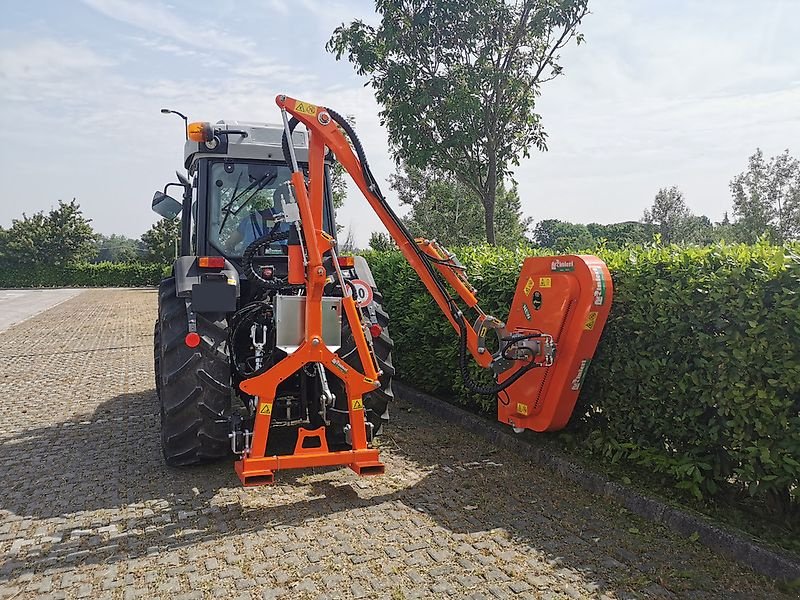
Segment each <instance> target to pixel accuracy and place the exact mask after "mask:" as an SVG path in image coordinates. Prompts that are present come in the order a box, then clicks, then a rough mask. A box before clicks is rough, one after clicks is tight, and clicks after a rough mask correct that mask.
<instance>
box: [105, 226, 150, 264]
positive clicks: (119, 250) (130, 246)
mask: <svg viewBox="0 0 800 600" xmlns="http://www.w3.org/2000/svg"><path fill="white" fill-rule="evenodd" d="M98 237H99V239H98V241H97V256H95V258H94V260H95V262H106V261H108V262H133V261H136V260H138V259H139V256H140V255H141V254H142V248H141V243H140V242H139V241H138V240H134V239H133V238H129V237H126V236H124V235H117V234H116V233H112V234H111V235H110V236H105V235H100V236H98Z"/></svg>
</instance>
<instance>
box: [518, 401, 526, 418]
mask: <svg viewBox="0 0 800 600" xmlns="http://www.w3.org/2000/svg"><path fill="white" fill-rule="evenodd" d="M517 412H518V413H519V414H521V415H527V414H528V405H527V404H523V403H522V402H517Z"/></svg>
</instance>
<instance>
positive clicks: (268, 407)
mask: <svg viewBox="0 0 800 600" xmlns="http://www.w3.org/2000/svg"><path fill="white" fill-rule="evenodd" d="M258 414H260V415H271V414H272V404H262V405H261V408H259V409H258Z"/></svg>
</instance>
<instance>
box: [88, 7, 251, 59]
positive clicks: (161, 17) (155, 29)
mask: <svg viewBox="0 0 800 600" xmlns="http://www.w3.org/2000/svg"><path fill="white" fill-rule="evenodd" d="M83 2H84V4H86V5H87V6H89V7H90V8H92V9H94V10H96V11H97V12H99V13H101V14H103V15H105V16H107V17H108V18H110V19H114V20H116V21H120V22H122V23H126V24H128V25H130V26H132V27H136V28H138V29H143V30H144V31H149V32H151V33H155V34H158V35H161V36H164V37H166V38H169V39H172V40H175V41H177V42H181V43H182V44H186V45H188V46H193V47H198V48H209V47H211V48H214V49H215V50H221V51H224V52H230V53H233V54H240V55H252V53H253V50H254V47H255V44H254V42H253V41H252V40H249V39H247V38H242V37H239V36H233V35H230V34H229V33H227V32H224V31H220V30H218V29H215V28H213V27H209V26H205V25H204V26H202V27H199V26H198V24H197V23H190V22H188V21H186V20H184V19H183V18H181V17H180V15H178V14H176V13H175V12H174V11H171V10H169V9H167V8H165V7H163V6H159V5H153V4H143V3H140V2H133V1H131V0H83Z"/></svg>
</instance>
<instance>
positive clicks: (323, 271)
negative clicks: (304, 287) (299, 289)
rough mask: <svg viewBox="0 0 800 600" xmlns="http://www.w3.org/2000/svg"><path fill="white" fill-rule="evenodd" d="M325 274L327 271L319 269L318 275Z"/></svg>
mask: <svg viewBox="0 0 800 600" xmlns="http://www.w3.org/2000/svg"><path fill="white" fill-rule="evenodd" d="M324 274H325V269H323V268H322V267H319V268H317V275H324Z"/></svg>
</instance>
